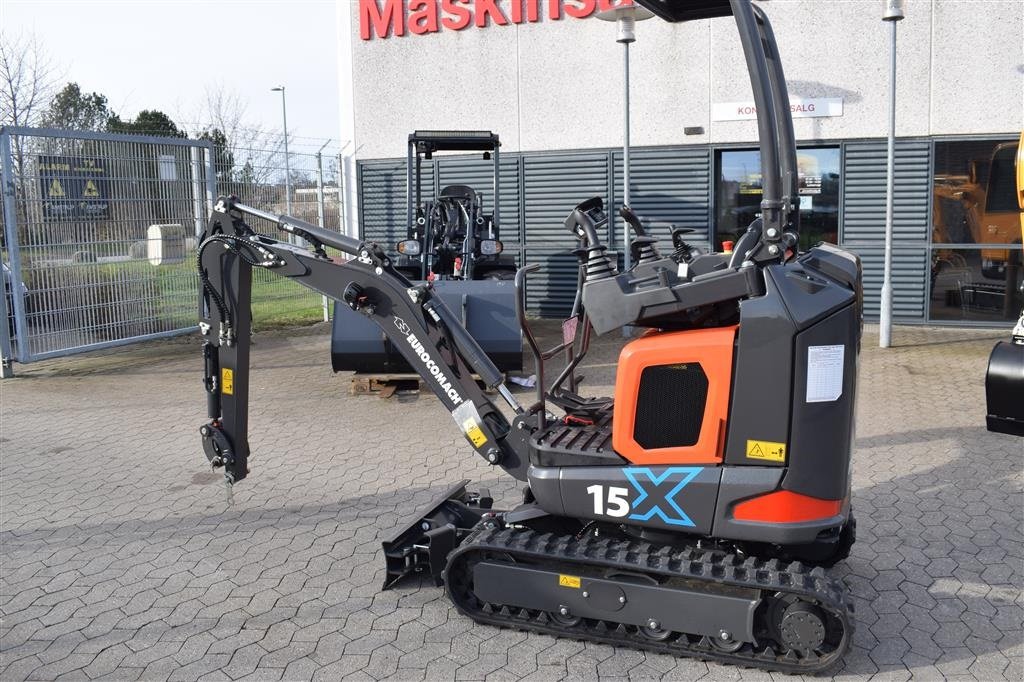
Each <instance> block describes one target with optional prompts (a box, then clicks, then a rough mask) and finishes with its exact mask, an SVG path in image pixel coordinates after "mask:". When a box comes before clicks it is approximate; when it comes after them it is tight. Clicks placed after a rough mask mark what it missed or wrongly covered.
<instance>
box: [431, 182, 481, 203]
mask: <svg viewBox="0 0 1024 682" xmlns="http://www.w3.org/2000/svg"><path fill="white" fill-rule="evenodd" d="M438 198H441V199H460V200H464V201H472V202H475V201H476V198H477V192H476V190H475V189H473V188H472V187H470V186H469V185H448V186H447V187H445V188H444V189H442V190H441V194H440V195H438Z"/></svg>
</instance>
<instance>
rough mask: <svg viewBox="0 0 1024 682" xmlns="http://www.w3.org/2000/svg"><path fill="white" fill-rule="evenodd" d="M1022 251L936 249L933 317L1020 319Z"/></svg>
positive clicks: (978, 320)
mask: <svg viewBox="0 0 1024 682" xmlns="http://www.w3.org/2000/svg"><path fill="white" fill-rule="evenodd" d="M1022 272H1024V268H1022V267H1021V250H1020V248H1016V249H1005V248H1004V249H977V248H975V249H951V248H943V247H941V246H936V247H933V248H932V271H931V280H932V282H931V283H932V287H931V302H930V306H929V307H930V311H931V319H933V320H961V321H976V322H999V321H1004V320H1005V321H1012V320H1016V319H1017V316H1018V315H1020V310H1021V306H1022V305H1024V297H1022V296H1021V293H1020V286H1021V278H1022Z"/></svg>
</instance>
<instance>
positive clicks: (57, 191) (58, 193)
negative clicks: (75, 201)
mask: <svg viewBox="0 0 1024 682" xmlns="http://www.w3.org/2000/svg"><path fill="white" fill-rule="evenodd" d="M47 196H51V197H58V198H63V197H65V196H67V195H65V194H64V187H63V186H62V185H61V184H60V180H58V179H57V178H54V179H53V182H51V183H50V191H49V192H47Z"/></svg>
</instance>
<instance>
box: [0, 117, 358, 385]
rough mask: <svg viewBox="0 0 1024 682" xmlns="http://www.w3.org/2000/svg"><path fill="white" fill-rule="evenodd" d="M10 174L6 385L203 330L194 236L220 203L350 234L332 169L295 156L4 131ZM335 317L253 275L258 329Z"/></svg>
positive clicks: (0, 138) (193, 143) (160, 140)
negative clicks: (79, 355) (44, 363)
mask: <svg viewBox="0 0 1024 682" xmlns="http://www.w3.org/2000/svg"><path fill="white" fill-rule="evenodd" d="M0 167H2V168H0V170H2V189H3V192H2V195H3V219H4V226H3V227H4V229H3V244H2V249H0V260H2V263H3V281H4V296H3V297H2V301H0V319H6V324H4V325H3V328H2V329H0V355H2V359H3V368H2V372H0V375H3V376H7V375H9V374H10V372H11V362H12V360H17V361H18V362H21V363H27V362H32V361H35V360H41V359H45V358H52V357H59V356H64V355H68V354H71V353H76V352H81V351H86V350H95V349H99V348H105V347H111V346H117V345H122V344H126V343H131V342H135V341H140V340H144V339H152V338H158V337H161V336H169V335H174V334H180V333H183V332H187V331H190V330H192V329H194V325H195V320H196V302H197V291H198V282H197V276H196V272H195V247H196V241H195V235H196V234H197V233H198V232H199V231H200V230H201V229H202V228H203V226H204V224H205V222H206V219H207V216H208V215H209V211H210V208H211V206H212V202H213V199H214V197H215V196H216V195H218V194H235V195H237V196H239V197H240V198H241V200H242V201H243V202H244V203H248V204H250V205H254V206H257V207H260V208H263V209H266V210H269V211H272V212H275V213H285V212H289V209H290V212H291V213H292V214H293V215H297V216H299V217H302V218H303V219H306V220H309V221H310V222H315V223H319V224H323V225H325V226H326V227H330V228H333V229H338V228H339V227H340V225H341V207H340V205H339V202H338V198H339V191H338V189H337V184H338V183H337V182H336V181H335V178H337V176H338V173H337V157H336V156H324V155H322V154H302V153H299V154H290V155H289V156H288V159H287V163H285V159H284V156H283V154H280V153H279V152H278V151H277V150H275V149H269V150H259V149H230V148H222V147H214V145H213V144H212V143H211V142H209V141H204V140H189V139H182V138H169V137H151V136H138V135H121V134H110V133H93V132H79V131H65V130H47V129H34V128H11V127H8V128H0ZM286 167H287V168H288V169H289V171H290V172H289V173H288V174H287V180H286V174H285V168H286ZM289 189H290V192H289V191H288V190H289ZM157 226H162V227H157ZM256 227H257V229H260V230H262V231H266V232H272V231H273V230H272V229H271V228H269V227H268V226H256ZM158 233H159V234H162V235H163V236H162V237H159V238H158V237H157V234H158ZM157 243H159V245H160V246H161V249H160V251H161V254H160V258H156V257H155V254H156V250H155V249H154V248H152V247H154V246H155V245H156V244H157ZM327 310H328V306H327V302H326V301H325V300H324V299H323V298H322V297H321V296H319V295H318V294H315V293H313V292H311V291H309V290H308V289H305V288H303V287H301V286H300V285H298V284H296V283H294V282H291V281H289V280H287V279H285V278H281V277H274V276H273V275H271V274H270V273H265V272H262V271H260V272H258V273H256V274H255V276H254V298H253V313H254V321H255V323H256V324H258V325H262V326H268V325H273V324H277V323H291V322H300V321H310V320H315V319H319V318H321V317H322V316H325V315H326V313H327ZM324 319H326V318H324Z"/></svg>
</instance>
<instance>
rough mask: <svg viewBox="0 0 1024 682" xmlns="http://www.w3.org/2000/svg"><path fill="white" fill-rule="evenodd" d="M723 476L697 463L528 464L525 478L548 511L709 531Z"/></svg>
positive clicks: (720, 468)
mask: <svg viewBox="0 0 1024 682" xmlns="http://www.w3.org/2000/svg"><path fill="white" fill-rule="evenodd" d="M721 475H722V467H717V466H700V465H695V466H663V465H654V466H649V467H648V466H580V467H539V466H531V467H530V469H529V472H528V479H529V483H530V489H531V490H532V491H533V495H534V497H535V498H536V500H537V504H538V505H539V506H540V507H541V508H542V509H543V510H544V511H546V512H548V513H549V514H557V515H564V516H571V517H573V518H577V519H596V520H600V521H610V522H613V523H615V522H618V523H628V524H630V525H635V526H645V527H650V528H661V529H666V530H673V531H678V532H681V533H697V534H701V535H707V534H708V533H710V532H711V526H712V524H713V522H714V517H715V501H716V500H717V498H718V487H719V481H720V480H721ZM556 481H557V486H556V485H555V482H556Z"/></svg>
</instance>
